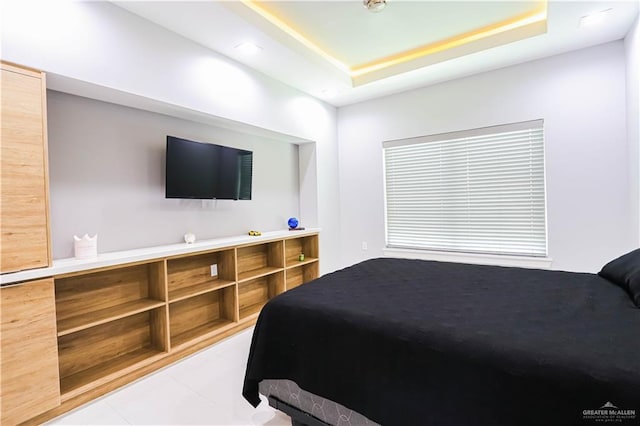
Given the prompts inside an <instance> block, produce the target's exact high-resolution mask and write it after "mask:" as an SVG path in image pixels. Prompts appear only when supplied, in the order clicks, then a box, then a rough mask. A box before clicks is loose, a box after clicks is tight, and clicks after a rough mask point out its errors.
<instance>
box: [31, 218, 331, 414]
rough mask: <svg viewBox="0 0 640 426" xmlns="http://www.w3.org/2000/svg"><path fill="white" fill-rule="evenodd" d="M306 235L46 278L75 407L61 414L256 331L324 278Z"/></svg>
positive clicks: (171, 252) (83, 265)
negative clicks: (294, 295) (279, 300)
mask: <svg viewBox="0 0 640 426" xmlns="http://www.w3.org/2000/svg"><path fill="white" fill-rule="evenodd" d="M302 232H303V233H295V234H294V233H290V232H287V231H276V232H273V233H265V234H267V235H264V236H261V237H256V238H254V237H246V238H242V237H240V238H239V237H234V238H232V239H231V238H230V239H229V240H222V241H223V242H222V243H220V242H218V241H212V243H211V245H207V244H202V243H200V245H199V246H194V245H185V246H177V245H172V246H166V247H167V248H166V249H165V248H164V247H154V248H150V249H147V250H148V252H146V251H145V249H140V250H137V251H133V252H122V253H110V254H108V255H107V256H104V257H103V258H100V256H99V258H98V259H96V261H95V262H94V263H91V262H86V261H83V262H75V261H74V260H73V259H66V260H63V261H58V262H60V264H61V266H59V268H60V269H58V270H57V271H56V270H55V269H56V265H55V264H54V266H53V267H52V268H51V269H52V270H54V271H52V272H42V273H44V274H46V276H48V277H53V279H52V280H53V287H54V290H55V325H57V331H54V329H53V327H51V332H52V334H53V335H56V334H57V336H56V337H57V360H56V363H52V365H53V366H54V368H56V367H57V369H58V372H59V385H60V386H59V397H60V398H59V400H60V401H62V405H61V407H68V408H66V409H65V410H61V409H60V407H58V408H56V409H55V410H54V409H52V411H51V413H54V412H55V415H56V416H57V415H59V414H61V413H62V412H64V411H68V410H69V409H71V408H74V407H76V406H78V404H80V403H84V402H87V401H90V400H91V399H93V398H96V397H98V396H100V395H103V394H104V393H106V392H108V391H110V390H113V389H116V388H117V387H118V386H121V385H122V384H125V383H128V382H130V381H132V380H134V379H136V378H139V377H142V376H143V375H144V374H148V373H149V372H151V371H154V370H156V369H158V368H161V367H162V366H164V365H167V364H168V363H170V362H173V361H176V360H178V359H180V358H182V357H184V356H186V355H188V354H191V353H193V352H195V351H196V350H199V349H202V348H204V347H206V346H207V345H210V344H212V343H214V342H216V341H218V340H220V339H222V338H223V337H226V336H229V335H231V334H233V333H236V332H238V331H240V330H242V329H244V328H247V327H250V326H251V325H253V324H254V323H255V321H256V320H257V318H258V315H259V314H260V311H261V309H262V307H263V306H264V305H265V304H266V303H267V302H268V301H269V300H271V299H273V298H274V297H277V296H278V295H279V294H281V293H283V292H285V291H286V290H288V289H292V288H294V287H297V286H300V285H301V284H304V283H306V282H309V281H311V280H313V279H315V278H317V277H318V276H319V272H320V269H319V265H320V262H319V253H318V233H317V231H309V230H307V231H302ZM165 250H166V251H165ZM163 253H164V255H163ZM300 253H304V254H305V259H304V260H302V261H300V260H299V255H300ZM114 259H116V260H114ZM54 263H55V262H54ZM91 265H94V266H91ZM29 273H30V274H37V273H41V272H33V273H31V272H29ZM49 280H51V278H49ZM50 285H51V284H50ZM52 321H53V318H52ZM55 343H56V341H55V339H53V340H52V344H54V345H55ZM54 347H55V346H54ZM54 380H55V381H56V382H57V381H58V378H57V377H56V378H55V379H54ZM56 384H58V383H56ZM56 392H58V390H57V387H56ZM56 396H58V395H56ZM43 416H44V417H47V416H45V415H43ZM43 416H41V417H43ZM41 417H37V419H38V421H37V423H43V422H44V420H42V418H41ZM52 417H53V415H52V416H50V417H47V419H49V418H52ZM45 420H46V419H45Z"/></svg>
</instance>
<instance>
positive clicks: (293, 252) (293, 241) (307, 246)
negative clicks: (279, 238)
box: [284, 235, 319, 268]
mask: <svg viewBox="0 0 640 426" xmlns="http://www.w3.org/2000/svg"><path fill="white" fill-rule="evenodd" d="M284 246H285V257H284V258H285V266H286V267H287V268H290V267H296V266H301V265H305V264H308V263H313V262H317V261H318V256H319V248H318V236H317V235H308V236H305V237H297V238H288V239H286V240H284ZM300 254H304V260H302V261H301V260H300Z"/></svg>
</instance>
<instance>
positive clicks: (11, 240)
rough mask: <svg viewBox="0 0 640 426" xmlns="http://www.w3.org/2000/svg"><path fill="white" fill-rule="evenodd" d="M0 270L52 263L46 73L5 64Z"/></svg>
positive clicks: (3, 67) (1, 150) (3, 74)
mask: <svg viewBox="0 0 640 426" xmlns="http://www.w3.org/2000/svg"><path fill="white" fill-rule="evenodd" d="M1 84H2V110H1V115H2V117H1V118H2V132H1V135H2V136H1V137H2V139H1V141H0V145H1V147H0V148H1V149H0V175H1V185H2V191H1V192H0V212H1V213H0V214H1V217H0V219H1V229H2V232H1V233H2V239H1V241H0V272H3V273H4V272H13V271H19V270H23V269H31V268H40V267H45V266H49V264H50V254H49V251H50V250H49V227H48V184H47V179H48V178H47V149H46V143H47V141H46V125H45V113H44V111H45V106H46V105H45V93H46V92H45V89H44V75H43V74H42V73H39V72H35V71H31V70H26V69H25V70H22V69H21V68H18V67H14V66H11V65H7V64H4V63H3V64H2V83H1Z"/></svg>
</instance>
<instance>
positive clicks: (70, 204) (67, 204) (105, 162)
mask: <svg viewBox="0 0 640 426" xmlns="http://www.w3.org/2000/svg"><path fill="white" fill-rule="evenodd" d="M48 130H49V175H50V194H51V202H50V209H51V236H52V246H53V257H54V259H60V258H66V257H71V256H73V235H83V234H85V233H88V234H90V235H93V234H96V233H97V234H98V252H99V253H104V252H110V251H118V250H126V249H132V248H140V247H149V246H155V245H163V244H173V243H179V242H182V241H183V235H184V234H185V233H186V232H193V233H194V234H195V235H196V237H197V238H198V240H203V239H210V238H217V237H224V236H231V235H239V234H244V233H246V232H247V231H249V230H259V231H270V230H277V229H285V228H286V221H287V218H288V217H290V216H299V211H300V207H299V204H300V200H299V165H298V162H299V160H298V146H297V145H295V144H291V143H286V142H280V141H275V140H271V139H266V138H263V137H260V136H252V135H247V134H241V133H238V132H234V131H231V130H227V129H223V128H218V127H213V126H209V125H205V124H201V123H196V122H192V121H187V120H183V119H179V118H174V117H170V116H166V115H162V114H157V113H152V112H147V111H142V110H138V109H134V108H129V107H124V106H120V105H115V104H111V103H106V102H101V101H96V100H92V99H88V98H83V97H78V96H74V95H69V94H65V93H61V92H56V91H51V90H50V91H48ZM167 135H172V136H178V137H182V138H185V139H190V140H195V141H200V142H209V143H216V144H219V145H226V146H231V147H235V148H241V149H247V150H251V151H253V155H254V157H253V195H252V196H253V199H252V200H250V201H233V200H178V199H166V198H165V196H164V179H165V172H164V166H165V144H166V136H167Z"/></svg>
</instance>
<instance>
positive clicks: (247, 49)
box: [235, 41, 262, 55]
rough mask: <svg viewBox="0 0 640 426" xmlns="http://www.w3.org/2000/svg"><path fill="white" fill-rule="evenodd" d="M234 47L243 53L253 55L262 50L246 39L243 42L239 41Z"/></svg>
mask: <svg viewBox="0 0 640 426" xmlns="http://www.w3.org/2000/svg"><path fill="white" fill-rule="evenodd" d="M235 48H236V49H237V50H238V51H239V52H240V53H242V54H244V55H255V54H256V53H258V52H259V51H261V50H262V47H260V46H258V45H257V44H253V43H251V42H248V41H247V42H244V43H240V44H239V45H237V46H236V47H235Z"/></svg>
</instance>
